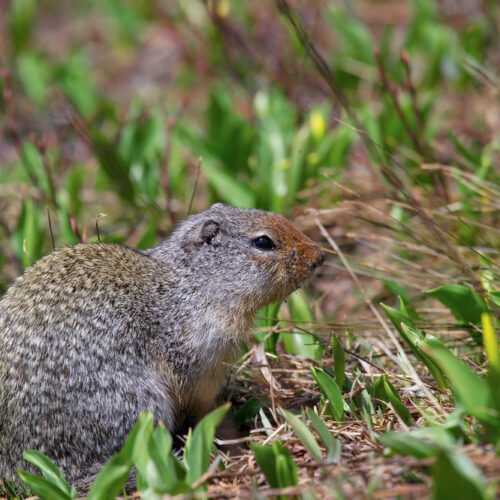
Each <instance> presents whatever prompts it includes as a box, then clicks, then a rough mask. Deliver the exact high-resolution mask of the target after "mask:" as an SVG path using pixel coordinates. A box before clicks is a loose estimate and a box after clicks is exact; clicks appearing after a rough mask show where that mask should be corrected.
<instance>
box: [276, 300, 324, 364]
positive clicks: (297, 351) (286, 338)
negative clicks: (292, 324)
mask: <svg viewBox="0 0 500 500" xmlns="http://www.w3.org/2000/svg"><path fill="white" fill-rule="evenodd" d="M287 302H288V307H289V309H290V315H291V317H292V319H293V320H295V321H297V322H298V323H299V322H304V323H311V322H312V321H313V320H314V318H313V315H312V314H311V311H310V310H309V305H308V303H307V300H306V298H305V296H304V294H303V293H301V292H296V293H293V294H292V295H290V297H288V300H287ZM282 339H283V344H284V346H285V349H286V351H287V352H288V353H290V354H294V355H296V356H306V357H308V358H312V359H316V360H319V359H321V353H322V351H323V348H322V346H321V345H320V344H318V342H317V340H316V339H315V338H314V337H313V336H312V335H308V334H307V333H305V332H303V331H298V332H293V333H284V334H283V335H282Z"/></svg>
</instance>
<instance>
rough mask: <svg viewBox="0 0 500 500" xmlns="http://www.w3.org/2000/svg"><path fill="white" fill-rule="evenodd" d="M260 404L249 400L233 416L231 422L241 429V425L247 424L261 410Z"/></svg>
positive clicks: (251, 399) (254, 399)
mask: <svg viewBox="0 0 500 500" xmlns="http://www.w3.org/2000/svg"><path fill="white" fill-rule="evenodd" d="M262 407H263V406H262V403H261V402H260V401H259V400H258V399H256V398H250V399H249V400H248V401H246V402H245V404H244V405H243V406H242V407H241V408H240V409H239V410H238V411H237V412H236V413H235V414H234V416H233V420H234V421H235V423H236V425H238V426H239V427H241V426H242V425H246V424H248V423H249V422H250V421H251V420H253V418H254V417H255V415H257V413H259V410H260V409H261V408H262Z"/></svg>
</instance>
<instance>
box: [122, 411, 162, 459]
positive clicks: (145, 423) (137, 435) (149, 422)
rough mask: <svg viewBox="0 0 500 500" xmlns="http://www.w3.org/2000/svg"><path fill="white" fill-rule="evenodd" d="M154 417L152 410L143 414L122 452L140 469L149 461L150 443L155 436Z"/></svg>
mask: <svg viewBox="0 0 500 500" xmlns="http://www.w3.org/2000/svg"><path fill="white" fill-rule="evenodd" d="M153 428H154V416H153V413H152V412H151V410H148V411H145V412H143V413H141V415H140V416H139V418H138V419H137V422H136V423H135V425H134V427H132V430H131V431H130V434H129V435H128V437H127V440H126V441H125V444H124V446H123V448H122V450H121V452H120V454H122V455H123V457H124V458H125V459H126V460H129V461H130V462H132V463H133V464H134V465H136V466H137V467H138V468H143V467H144V466H145V465H146V463H147V460H148V450H147V447H148V442H149V440H150V439H151V436H152V435H153Z"/></svg>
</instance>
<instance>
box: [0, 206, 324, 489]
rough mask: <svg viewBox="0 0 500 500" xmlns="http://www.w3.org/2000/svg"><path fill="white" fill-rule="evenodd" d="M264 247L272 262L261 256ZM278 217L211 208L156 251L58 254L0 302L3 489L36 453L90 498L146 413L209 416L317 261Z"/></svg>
mask: <svg viewBox="0 0 500 500" xmlns="http://www.w3.org/2000/svg"><path fill="white" fill-rule="evenodd" d="M259 234H268V235H270V236H271V237H272V238H273V240H274V241H275V242H276V245H277V248H276V250H275V251H272V252H266V251H262V250H259V249H256V248H255V247H254V246H252V239H253V238H255V236H256V235H259ZM322 259H323V256H322V253H321V251H320V249H319V247H318V246H317V245H316V244H314V243H313V242H312V241H311V240H309V239H308V238H307V237H305V236H304V235H303V234H302V233H300V232H298V231H297V230H295V229H294V228H293V226H291V225H290V224H289V223H288V221H286V220H285V219H284V218H282V217H281V216H278V215H275V214H270V213H268V212H262V211H258V210H239V209H235V208H233V207H228V206H224V205H220V204H218V205H214V206H213V207H212V208H210V209H209V210H206V211H205V212H202V213H200V214H198V215H194V216H191V217H189V218H188V219H186V221H184V222H183V223H182V224H180V225H179V227H178V228H177V229H176V230H175V231H174V232H173V233H172V234H171V236H170V237H169V238H167V239H166V240H164V241H163V242H161V243H160V244H159V245H158V246H156V247H154V248H151V249H149V250H146V251H138V250H134V249H131V248H128V247H125V246H121V245H112V244H88V245H76V246H73V247H70V248H64V249H60V250H55V251H54V252H52V253H51V254H49V255H48V256H46V257H44V258H42V259H41V260H40V261H39V262H37V263H36V264H35V265H34V266H32V267H31V268H30V269H28V270H27V271H26V272H25V273H24V275H22V276H21V277H19V278H18V279H17V280H16V282H15V283H14V284H13V286H12V287H11V288H10V289H9V290H8V292H7V293H6V294H5V296H4V297H3V298H2V300H1V301H0V478H6V479H13V478H14V477H15V476H16V474H15V471H16V469H17V468H23V469H26V468H27V464H26V462H24V461H23V459H22V456H21V455H22V452H23V451H25V450H28V449H38V450H40V451H41V452H43V453H45V454H46V455H47V456H49V457H50V458H51V459H52V460H54V461H55V463H56V464H57V465H58V466H59V467H60V468H61V469H62V471H63V473H64V474H65V475H66V477H67V479H68V480H69V482H70V483H72V484H75V485H76V486H77V487H80V488H84V487H85V485H88V484H89V481H90V480H91V478H92V476H93V475H95V473H96V472H97V471H98V469H99V467H100V466H101V465H102V464H103V463H104V462H105V461H106V460H107V459H108V458H109V457H110V456H111V455H112V454H114V453H116V452H117V451H118V450H119V449H120V448H121V446H122V445H123V442H124V440H125V437H126V435H127V433H128V431H129V430H130V428H131V427H132V425H133V424H134V422H135V420H136V418H137V417H138V415H139V414H140V412H141V411H143V410H145V409H147V408H151V410H152V411H153V412H154V414H155V417H156V418H157V419H158V420H162V421H163V422H164V423H165V424H166V426H167V427H168V428H169V429H170V430H175V428H176V427H178V426H179V425H180V424H182V422H183V421H184V420H185V419H189V420H190V421H191V420H193V421H195V420H196V419H198V418H200V417H201V416H203V415H204V414H205V413H206V412H207V411H208V410H210V408H211V405H212V404H213V401H214V398H215V396H216V394H217V391H218V390H219V387H220V384H221V382H222V380H223V378H224V374H225V372H226V368H227V364H228V363H230V362H231V361H233V360H234V357H235V356H236V355H237V353H238V349H239V346H240V344H241V342H242V341H244V340H245V339H246V338H247V335H248V333H249V332H250V330H251V326H252V323H253V317H254V314H255V312H256V311H257V309H258V308H260V307H262V306H264V305H267V304H269V303H271V302H274V301H277V300H280V299H282V298H284V297H286V296H287V295H288V294H289V293H290V292H292V291H293V290H295V289H296V288H297V287H298V286H300V284H301V283H302V282H303V281H304V280H306V279H307V278H308V277H309V276H310V274H311V271H312V269H313V268H314V267H315V266H316V265H318V264H320V263H321V262H322Z"/></svg>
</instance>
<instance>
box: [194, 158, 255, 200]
mask: <svg viewBox="0 0 500 500" xmlns="http://www.w3.org/2000/svg"><path fill="white" fill-rule="evenodd" d="M201 169H202V170H203V172H204V173H205V175H206V176H207V179H208V182H210V184H211V185H212V186H213V187H214V189H215V190H216V191H217V194H218V195H219V197H220V198H221V199H222V200H224V201H225V202H227V203H229V204H231V205H234V206H236V207H239V208H252V207H254V206H255V196H254V194H253V192H252V190H251V189H249V188H248V187H246V186H245V185H244V184H243V183H241V182H239V181H238V180H237V179H236V178H235V177H233V176H231V174H228V173H227V172H226V171H224V170H222V169H220V168H219V167H217V166H215V165H213V164H212V163H211V162H209V161H203V162H202V164H201Z"/></svg>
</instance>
